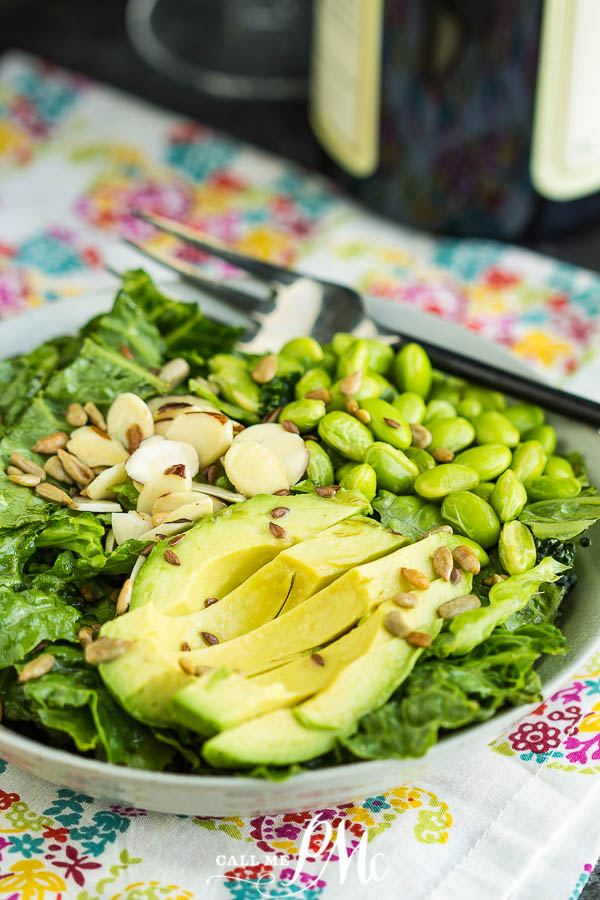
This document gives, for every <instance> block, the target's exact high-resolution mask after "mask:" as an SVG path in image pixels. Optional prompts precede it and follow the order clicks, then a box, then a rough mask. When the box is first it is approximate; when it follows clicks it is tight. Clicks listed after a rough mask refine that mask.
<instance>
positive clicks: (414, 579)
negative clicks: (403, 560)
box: [400, 566, 429, 591]
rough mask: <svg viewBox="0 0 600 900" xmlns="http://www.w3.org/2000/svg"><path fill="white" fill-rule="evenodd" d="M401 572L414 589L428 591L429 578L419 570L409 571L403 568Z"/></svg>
mask: <svg viewBox="0 0 600 900" xmlns="http://www.w3.org/2000/svg"><path fill="white" fill-rule="evenodd" d="M400 571H401V572H402V575H403V576H404V578H405V579H406V580H407V581H408V583H409V584H412V585H413V587H416V588H417V589H418V590H420V591H426V590H427V588H428V587H429V578H428V577H427V575H425V574H424V573H423V572H420V571H419V570H418V569H408V568H407V567H406V566H402V568H401V569H400Z"/></svg>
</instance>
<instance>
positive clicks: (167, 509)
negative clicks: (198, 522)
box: [152, 490, 225, 524]
mask: <svg viewBox="0 0 600 900" xmlns="http://www.w3.org/2000/svg"><path fill="white" fill-rule="evenodd" d="M204 497H206V500H204V499H203V498H204ZM206 501H208V503H206ZM199 502H202V503H205V504H206V506H207V511H208V512H216V511H217V510H218V509H222V508H223V506H224V505H225V504H223V503H221V502H220V501H219V500H217V499H216V498H215V497H209V496H208V494H201V493H199V492H198V491H192V490H190V491H172V492H171V493H169V494H162V495H161V496H160V497H159V498H158V500H156V502H155V504H154V506H153V507H152V517H153V519H154V516H156V515H163V514H164V515H166V516H168V515H169V513H172V512H174V511H175V510H176V509H180V508H181V507H182V506H186V505H187V504H188V503H199ZM163 521H164V520H163ZM155 524H156V523H155Z"/></svg>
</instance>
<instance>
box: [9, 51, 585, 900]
mask: <svg viewBox="0 0 600 900" xmlns="http://www.w3.org/2000/svg"><path fill="white" fill-rule="evenodd" d="M135 208H144V209H147V210H152V211H154V212H159V213H163V214H165V215H168V216H172V217H175V218H178V219H181V220H183V221H186V222H189V223H191V224H193V225H197V226H198V227H200V228H202V229H204V230H207V231H209V232H211V233H212V234H214V235H216V236H218V237H222V238H224V239H226V240H228V241H233V242H235V243H236V244H237V245H238V246H239V247H240V249H241V250H243V251H247V252H249V253H255V254H259V255H262V256H264V257H266V258H269V259H273V260H276V261H278V262H282V263H290V264H291V263H293V264H294V265H295V266H296V267H299V268H304V269H306V270H307V271H311V272H316V273H322V274H325V273H326V274H327V276H328V277H329V278H338V279H340V280H344V281H346V282H348V283H351V284H354V285H355V286H357V287H358V288H359V289H360V290H361V291H363V292H364V293H365V294H367V295H369V296H371V297H376V298H384V299H387V300H389V302H390V303H396V304H401V303H404V304H407V303H408V304H411V305H413V306H416V307H419V308H420V309H422V310H425V311H428V312H431V313H434V314H436V315H439V316H442V317H444V318H447V319H450V320H452V321H453V322H456V323H459V324H462V325H464V326H465V327H467V328H469V329H471V330H472V331H474V332H476V333H478V334H481V335H482V336H484V337H486V338H489V339H491V340H493V341H496V342H498V343H500V344H502V345H503V346H504V347H506V348H508V349H509V350H511V351H512V352H513V353H515V354H517V355H518V356H520V357H521V358H522V359H523V360H525V361H526V362H528V363H529V364H530V365H532V366H533V367H535V368H536V369H538V370H539V371H541V372H543V373H545V374H546V375H547V376H548V377H550V378H551V379H554V380H558V381H564V380H567V381H569V382H570V384H571V385H572V386H573V388H574V389H576V390H580V391H581V392H583V393H588V394H598V392H599V390H600V389H599V388H598V385H599V384H600V378H599V377H598V375H599V374H600V373H599V372H598V367H599V366H600V363H599V362H597V360H599V359H600V354H597V353H596V348H597V342H598V328H599V324H598V323H599V321H600V319H599V316H598V313H599V312H600V279H599V277H598V276H597V275H595V274H593V273H591V272H587V271H583V270H581V269H576V268H574V267H571V266H568V265H565V264H563V263H558V262H556V261H554V260H551V259H546V258H543V257H540V256H537V255H535V254H532V253H529V252H526V251H523V250H520V249H517V248H514V247H510V246H505V245H502V244H498V243H493V242H489V241H473V240H463V241H455V240H434V239H431V238H429V237H426V236H423V235H419V234H415V233H414V232H410V231H408V230H404V229H402V228H399V227H398V226H395V225H391V224H389V223H386V222H384V221H382V220H380V219H377V218H376V217H373V216H371V215H368V214H366V213H365V212H364V211H363V210H361V209H359V208H357V207H356V206H355V205H354V204H352V203H349V202H348V201H347V200H346V199H345V198H343V197H342V196H340V194H339V193H337V192H336V190H335V189H334V188H333V187H332V186H331V185H330V184H328V183H326V182H324V181H323V180H321V179H319V178H317V177H315V176H312V175H309V174H307V173H305V172H303V171H301V170H299V169H298V168H296V167H295V166H292V165H291V164H289V163H286V162H284V161H282V160H279V159H276V158H273V157H270V156H268V155H267V154H264V153H259V152H258V151H256V150H254V149H251V148H249V147H246V146H244V145H241V144H239V143H237V142H235V141H233V140H231V139H228V138H225V137H223V136H220V135H217V134H215V133H214V132H212V131H211V130H209V129H207V128H205V127H203V126H201V125H198V124H195V123H193V122H189V121H182V120H181V119H179V118H178V117H176V116H174V115H170V114H168V113H166V112H164V111H161V110H157V109H154V108H152V107H150V106H147V105H144V104H142V103H140V102H137V101H134V100H132V99H131V98H128V97H126V96H125V95H121V94H119V93H117V92H115V91H113V90H109V89H107V88H105V87H102V86H98V85H95V84H91V83H89V82H88V81H85V80H84V79H82V78H80V77H78V76H75V75H73V74H69V73H66V72H64V71H62V70H58V69H56V68H53V67H51V66H48V65H46V64H44V63H42V62H40V61H39V60H35V59H32V58H28V57H26V56H24V55H21V54H16V53H15V54H9V55H7V56H5V57H4V58H3V59H2V61H1V62H0V318H1V317H5V316H10V315H16V314H18V313H19V312H21V311H22V310H24V309H27V308H28V307H31V306H37V305H40V304H42V303H52V302H54V301H55V300H57V299H59V298H60V297H64V296H67V295H68V296H80V297H81V302H82V303H85V297H86V294H89V292H91V291H96V290H98V289H102V288H104V287H106V288H109V289H112V288H113V287H114V281H113V279H112V277H111V276H110V275H109V274H108V273H107V272H106V271H105V269H104V264H105V263H106V262H110V264H111V265H113V266H117V267H119V266H125V265H129V264H132V263H133V264H137V263H138V260H137V259H136V258H135V256H134V255H133V254H132V253H131V252H130V251H129V250H127V249H126V248H123V247H122V246H120V245H119V244H118V243H117V242H116V240H115V237H116V236H117V235H122V234H124V235H128V236H133V237H135V238H137V239H141V240H145V241H148V242H149V244H150V245H158V244H160V245H161V246H163V249H164V247H167V248H168V249H169V252H172V253H173V254H175V255H185V256H186V257H188V258H191V259H192V260H193V261H195V262H198V263H199V264H201V265H206V266H208V267H211V268H212V271H215V272H216V273H217V274H219V275H227V274H229V270H228V268H227V266H225V265H224V264H222V263H216V264H214V263H213V264H210V263H208V262H207V261H206V260H205V259H204V258H203V257H202V255H201V254H190V251H189V250H186V249H185V248H182V247H181V246H179V245H177V243H176V242H170V241H169V240H167V239H164V238H157V237H155V236H154V235H153V233H152V232H151V231H150V230H149V229H148V228H147V227H146V226H144V225H143V224H141V223H139V222H137V221H136V220H135V219H133V218H132V217H131V210H132V209H135ZM155 271H156V272H157V273H158V274H164V270H161V269H156V270H155ZM0 327H1V325H0ZM599 772H600V651H599V652H598V653H597V654H596V656H594V657H593V658H591V659H589V660H588V661H587V663H586V664H585V665H584V666H582V668H581V671H580V672H579V673H578V674H577V675H576V676H575V677H574V678H573V679H572V680H571V681H570V682H569V683H568V684H566V685H564V687H563V688H562V689H561V690H559V691H558V692H557V693H556V694H554V695H553V696H552V697H550V698H548V699H547V700H546V701H545V702H544V703H542V704H541V705H540V706H538V707H537V708H536V709H534V710H532V711H528V712H526V714H525V715H522V716H521V718H518V716H517V714H515V723H514V725H513V726H512V727H511V728H510V729H509V730H508V731H507V732H506V733H505V734H503V735H499V736H498V738H497V739H496V740H495V741H494V742H493V743H492V744H491V745H490V746H488V747H484V748H479V749H478V750H476V751H474V752H473V753H472V754H469V755H468V756H465V758H464V760H463V761H462V763H461V765H460V766H458V767H454V768H448V769H447V770H446V771H444V773H443V774H440V775H438V776H436V777H435V778H429V779H427V780H422V781H419V783H418V784H407V785H400V786H398V787H397V788H395V789H394V790H391V791H388V792H386V793H383V794H381V795H379V796H373V797H366V798H365V797H357V798H355V800H354V802H352V803H347V804H344V805H338V806H332V807H331V808H328V809H323V810H316V811H315V810H310V811H306V810H298V811H291V812H289V813H287V814H285V815H268V814H265V815H261V816H256V817H251V818H241V817H228V818H223V819H218V818H209V819H207V818H203V817H201V816H197V817H193V818H186V817H181V816H167V815H160V814H156V813H150V812H147V811H145V810H142V809H134V808H130V807H124V806H122V805H119V804H116V803H110V802H108V801H104V800H103V801H96V800H94V799H93V798H92V797H89V796H86V795H84V794H76V793H74V792H73V791H71V790H67V789H65V788H61V787H59V786H56V785H53V784H50V783H46V782H42V781H40V780H39V779H37V778H34V777H33V776H30V775H27V774H25V773H23V772H21V771H19V770H18V769H16V768H14V767H12V766H8V765H7V764H5V763H2V762H0V900H61V898H75V900H92V898H93V900H100V898H102V900H105V898H114V900H117V898H119V900H168V898H173V900H175V898H177V900H184V898H190V900H191V898H195V897H198V898H203V900H204V898H219V900H221V898H222V900H226V898H237V900H255V898H256V900H258V898H260V897H265V898H271V897H272V898H275V897H278V898H280V897H302V898H308V900H311V898H317V897H321V896H322V897H323V898H324V900H328V898H331V900H335V898H338V897H340V898H341V897H344V898H354V897H365V898H376V897H377V898H378V900H379V898H380V897H381V895H382V891H383V892H384V895H387V894H388V893H390V894H391V893H392V892H394V893H395V894H398V895H399V894H400V892H401V896H402V897H405V898H407V900H413V898H415V900H420V898H428V900H459V898H460V900H464V898H467V900H470V898H480V897H485V898H486V900H494V898H509V897H510V898H518V900H530V898H533V897H537V896H543V897H544V898H546V897H547V898H552V900H553V898H556V900H570V898H576V897H577V896H578V895H579V893H580V891H581V889H582V887H583V886H584V884H585V882H586V880H587V878H588V876H589V873H590V871H591V870H592V868H593V865H594V863H595V860H596V859H597V857H598V854H599V852H600V833H599V832H598V827H597V822H598V813H599V811H600V794H599V791H598V787H599V785H600V781H597V776H598V773H599ZM595 776H596V777H595ZM353 851H355V852H353Z"/></svg>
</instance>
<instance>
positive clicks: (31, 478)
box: [8, 472, 41, 487]
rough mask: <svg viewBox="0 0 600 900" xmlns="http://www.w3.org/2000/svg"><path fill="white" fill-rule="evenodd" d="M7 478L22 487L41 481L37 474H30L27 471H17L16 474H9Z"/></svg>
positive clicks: (31, 485)
mask: <svg viewBox="0 0 600 900" xmlns="http://www.w3.org/2000/svg"><path fill="white" fill-rule="evenodd" d="M8 478H9V481H14V483H15V484H20V485H21V486H22V487H35V486H36V485H37V484H40V481H41V479H40V477H39V476H38V475H30V474H29V472H19V474H18V475H9V476H8Z"/></svg>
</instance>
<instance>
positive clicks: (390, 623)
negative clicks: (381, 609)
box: [383, 609, 410, 637]
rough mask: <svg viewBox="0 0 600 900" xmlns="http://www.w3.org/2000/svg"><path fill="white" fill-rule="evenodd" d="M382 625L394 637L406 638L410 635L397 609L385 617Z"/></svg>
mask: <svg viewBox="0 0 600 900" xmlns="http://www.w3.org/2000/svg"><path fill="white" fill-rule="evenodd" d="M383 624H384V627H385V628H387V630H388V631H389V632H390V634H393V635H394V637H406V636H407V635H408V634H409V633H410V628H409V627H408V625H407V624H406V622H405V621H404V619H403V617H402V613H401V612H400V610H398V609H393V610H391V612H389V613H388V614H387V615H386V616H385V618H384V620H383Z"/></svg>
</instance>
